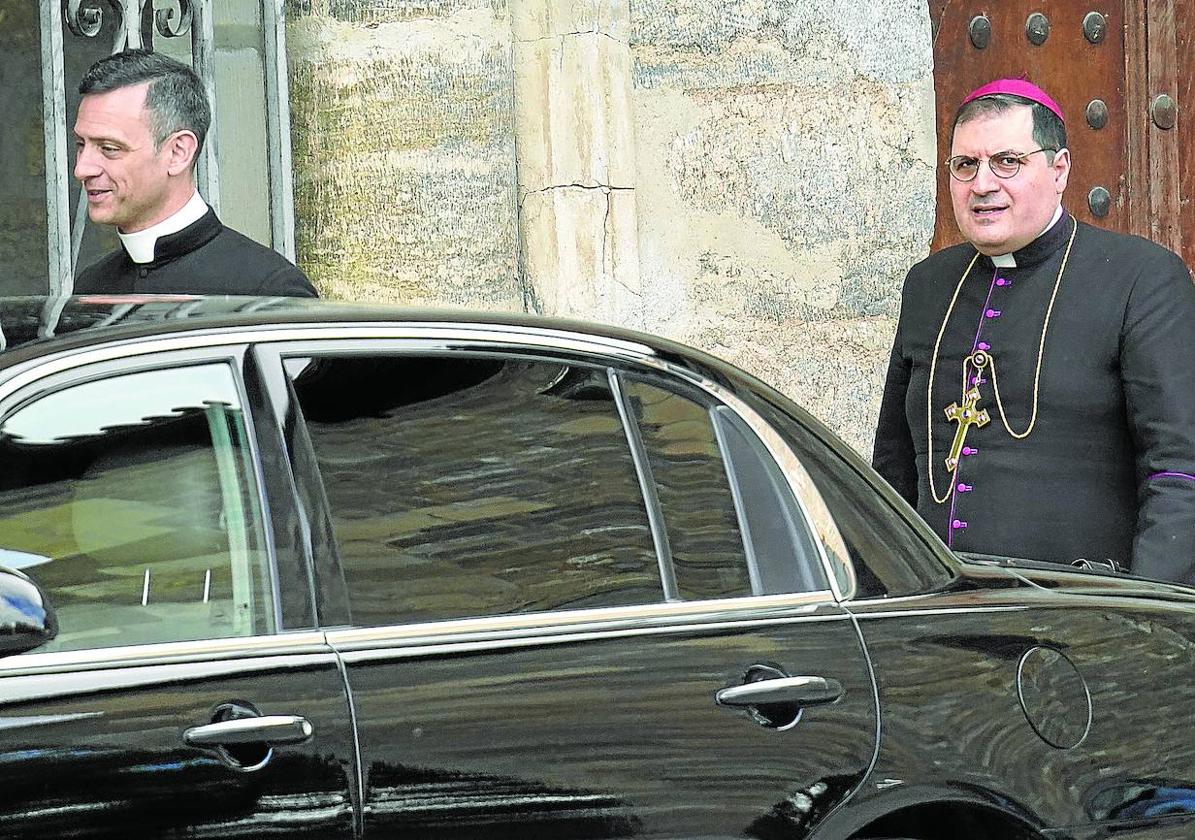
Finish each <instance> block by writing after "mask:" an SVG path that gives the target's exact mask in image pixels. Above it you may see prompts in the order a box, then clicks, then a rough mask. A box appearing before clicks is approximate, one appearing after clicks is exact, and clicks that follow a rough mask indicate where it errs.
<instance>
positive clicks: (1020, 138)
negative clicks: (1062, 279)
mask: <svg viewBox="0 0 1195 840" xmlns="http://www.w3.org/2000/svg"><path fill="white" fill-rule="evenodd" d="M1037 148H1039V147H1038V145H1037V143H1036V142H1035V141H1034V139H1033V111H1032V110H1031V109H1030V107H1029V106H1028V105H1024V106H1017V107H1014V108H1011V109H1009V110H1007V111H1003V112H1000V113H996V114H984V115H981V116H979V117H976V118H975V119H972V120H968V121H967V122H964V123H960V124H959V125H958V126H956V127H955V130H954V142H953V143H952V144H951V146H950V155H951V157H954V156H955V155H966V156H968V157H973V158H978V159H979V161H980V163H979V172H978V174H977V175H976V176H975V178H974V180H971V181H958V180H956V179H954V178H953V177H952V178H950V199H951V201H952V203H953V204H954V218H955V220H956V221H957V222H958V226H959V230H960V231H962V234H963V236H965V237H967V239H968V241H970V242H971V244H972V245H974V246H975V247H976V249H977V250H979V251H980V253H983V254H987V255H989V256H992V255H996V254H1008V253H1012V252H1013V251H1016V250H1017V249H1019V248H1023V247H1025V246H1026V245H1028V244H1029V243H1030V242H1032V241H1033V240H1034V239H1036V238H1037V236H1038V235H1039V234H1040V233H1041V232H1042V231H1043V230H1045V227H1046V225H1047V224H1048V223H1049V221H1050V219H1051V218H1052V217H1053V215H1054V211H1055V210H1056V209H1057V208H1058V205H1059V203H1060V202H1061V201H1062V191H1063V190H1064V189H1066V181H1067V177H1068V175H1069V173H1070V153H1069V152H1067V151H1065V150H1064V151H1062V152H1060V153H1059V154H1057V155H1055V156H1054V162H1053V164H1051V163H1049V161H1048V156H1047V155H1046V154H1045V153H1044V152H1039V153H1037V154H1033V155H1029V156H1028V157H1027V158H1025V159H1024V163H1023V164H1022V165H1021V169H1020V171H1019V172H1018V173H1017V174H1016V175H1014V176H1013V177H1011V178H999V177H997V176H996V174H995V173H994V172H992V169H991V167H990V166H988V158H989V157H991V156H992V155H995V154H997V153H999V152H1014V153H1016V154H1025V153H1026V152H1032V151H1033V150H1034V149H1037Z"/></svg>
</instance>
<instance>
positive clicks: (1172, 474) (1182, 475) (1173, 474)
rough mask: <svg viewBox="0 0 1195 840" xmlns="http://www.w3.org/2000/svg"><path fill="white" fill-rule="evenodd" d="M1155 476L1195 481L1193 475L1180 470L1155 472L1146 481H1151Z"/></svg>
mask: <svg viewBox="0 0 1195 840" xmlns="http://www.w3.org/2000/svg"><path fill="white" fill-rule="evenodd" d="M1155 478H1185V479H1186V480H1187V481H1195V475H1189V474H1187V473H1180V472H1156V473H1154V474H1153V475H1151V476H1150V477H1149V478H1147V479H1146V481H1153V480H1154V479H1155Z"/></svg>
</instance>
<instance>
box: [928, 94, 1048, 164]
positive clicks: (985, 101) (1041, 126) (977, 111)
mask: <svg viewBox="0 0 1195 840" xmlns="http://www.w3.org/2000/svg"><path fill="white" fill-rule="evenodd" d="M1021 105H1028V106H1029V108H1030V109H1031V110H1032V112H1033V142H1035V143H1037V145H1039V146H1041V147H1042V148H1043V149H1054V150H1058V149H1065V148H1066V125H1065V124H1064V123H1063V122H1062V120H1060V119H1059V118H1058V115H1057V114H1055V113H1054V112H1053V111H1051V110H1050V109H1049V108H1047V107H1046V106H1045V105H1042V104H1041V103H1040V102H1034V101H1033V100H1032V99H1026V98H1025V97H1023V96H1017V95H1016V94H1015V93H992V94H989V95H987V96H981V97H979V98H978V99H972V100H971V101H970V102H967V103H965V104H963V105H961V106H959V109H958V110H957V111H956V112H955V114H954V122H953V123H952V124H951V126H950V142H951V143H952V144H953V143H954V130H955V129H956V128H958V127H959V126H960V125H962V124H963V123H965V122H970V121H971V120H973V119H976V118H977V117H982V116H984V115H987V114H1002V113H1004V112H1005V111H1009V110H1011V109H1013V108H1016V107H1019V106H1021ZM1048 158H1049V160H1050V162H1051V163H1053V161H1054V156H1053V155H1052V154H1051V155H1048Z"/></svg>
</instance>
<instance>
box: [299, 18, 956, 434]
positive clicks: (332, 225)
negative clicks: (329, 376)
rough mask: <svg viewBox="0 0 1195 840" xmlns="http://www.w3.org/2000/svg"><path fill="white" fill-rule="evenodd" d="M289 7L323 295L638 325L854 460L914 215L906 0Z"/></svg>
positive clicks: (925, 195) (910, 26) (915, 71)
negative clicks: (833, 440)
mask: <svg viewBox="0 0 1195 840" xmlns="http://www.w3.org/2000/svg"><path fill="white" fill-rule="evenodd" d="M289 8H290V14H291V22H290V24H289V28H288V38H289V45H288V49H289V52H290V56H291V72H292V77H291V87H292V92H293V98H294V101H293V102H292V109H293V121H294V134H295V158H296V193H297V198H296V200H297V208H296V210H297V213H296V215H297V217H298V227H299V230H298V240H299V261H300V264H302V265H303V266H304V267H305V268H307V269H308V270H309V272H311V273H312V275H313V276H314V277H316V279H317V282H319V283H321V285H322V288H323V289H324V291H325V292H326V293H328V294H331V295H332V296H337V297H353V298H367V299H381V300H396V301H403V302H415V303H454V304H462V305H468V306H476V307H486V308H493V307H504V308H526V309H530V310H533V311H542V312H546V313H550V314H565V315H574V316H580V317H586V318H593V319H597V320H603V321H611V322H614V323H620V324H627V325H631V326H639V327H645V328H647V329H650V330H653V331H656V332H660V333H663V334H666V335H669V336H672V337H675V338H679V339H680V340H682V341H687V342H689V343H691V344H695V345H697V346H699V347H702V348H704V349H709V350H712V351H714V352H716V353H719V354H720V355H723V356H726V357H728V358H730V359H731V360H733V361H737V362H739V363H741V364H743V365H744V366H745V367H747V368H748V369H749V370H751V371H752V372H754V373H756V374H758V375H759V376H761V377H762V378H763V379H765V380H767V381H769V382H772V383H773V384H776V385H777V386H779V387H780V388H781V389H782V390H784V391H785V392H787V393H788V394H790V395H791V396H793V397H794V398H796V399H797V400H798V401H800V402H802V403H803V404H805V405H807V406H808V407H810V408H811V409H812V410H813V411H814V412H815V413H816V414H818V415H819V416H821V417H822V418H823V419H825V420H826V421H827V422H828V423H829V424H830V425H831V426H832V427H833V428H834V429H835V430H837V431H838V432H839V433H840V434H842V435H843V436H844V437H845V438H846V439H847V440H848V441H850V442H851V443H852V444H854V445H855V446H857V447H858V448H860V449H862V450H865V451H866V450H867V449H869V447H870V437H871V427H872V423H873V416H874V412H875V408H876V405H877V403H878V395H879V386H880V383H881V381H882V372H883V366H884V362H885V360H886V355H887V348H888V345H889V343H890V340H891V331H892V325H893V319H894V318H895V315H896V302H897V300H898V289H899V284H900V280H901V278H902V276H903V274H904V272H905V270H906V269H907V267H908V265H909V264H911V263H912V262H913V261H914V260H916V259H918V258H920V257H921V256H923V255H924V253H925V252H926V250H927V248H928V243H929V239H930V236H931V232H932V225H933V210H934V201H933V199H934V193H933V190H934V176H933V166H934V161H933V157H934V122H933V81H932V55H931V45H930V33H929V20H928V10H927V9H926V7H925V5H924V3H922V2H920V0H877V2H872V3H859V2H855V1H854V0H578V2H569V3H560V2H557V0H511V2H510V7H509V11H508V9H507V5H506V3H505V2H502V0H494V2H489V0H440V1H439V2H438V1H437V0H294V2H292V3H291V4H290V6H289ZM512 56H513V59H512ZM516 153H517V157H518V160H517V171H518V183H517V185H516V183H515V175H514V172H515V157H516Z"/></svg>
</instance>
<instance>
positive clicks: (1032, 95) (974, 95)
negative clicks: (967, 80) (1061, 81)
mask: <svg viewBox="0 0 1195 840" xmlns="http://www.w3.org/2000/svg"><path fill="white" fill-rule="evenodd" d="M994 93H1011V94H1013V95H1014V96H1022V97H1024V98H1025V99H1028V100H1030V101H1031V102H1036V103H1038V104H1039V105H1044V106H1045V107H1047V108H1049V109H1050V110H1051V111H1053V112H1054V113H1055V115H1057V117H1058V119H1060V120H1062V122H1063V123H1065V122H1066V119H1065V118H1063V116H1062V109H1061V108H1059V107H1058V103H1057V102H1055V101H1054V100H1053V99H1051V98H1050V95H1049V94H1048V93H1046V92H1045V91H1044V90H1042V89H1041V88H1039V87H1038V86H1037V85H1035V84H1033V82H1027V81H1025V80H1024V79H997V80H996V81H994V82H988V83H987V84H986V85H983V86H982V87H977V88H975V90H973V91H971V92H970V93H968V94H967V98H966V99H964V100H963V102H962V105H966V104H967V103H968V102H970V101H971V100H972V99H978V98H979V97H981V96H991V95H992V94H994ZM962 105H960V106H959V107H960V108H961V107H962Z"/></svg>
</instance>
